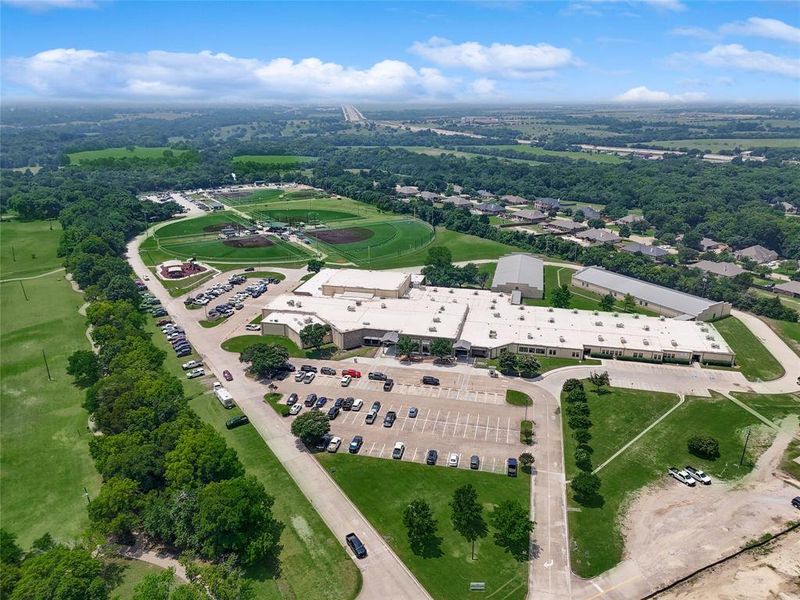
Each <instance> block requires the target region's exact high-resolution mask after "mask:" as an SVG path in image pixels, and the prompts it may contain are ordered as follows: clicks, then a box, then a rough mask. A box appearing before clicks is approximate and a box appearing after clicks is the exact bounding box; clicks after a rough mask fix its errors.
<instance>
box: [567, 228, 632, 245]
mask: <svg viewBox="0 0 800 600" xmlns="http://www.w3.org/2000/svg"><path fill="white" fill-rule="evenodd" d="M575 237H576V238H578V239H579V240H585V241H587V242H591V243H592V244H616V243H617V242H619V241H620V240H621V239H622V238H621V237H619V236H618V235H617V234H616V233H614V232H613V231H611V230H610V229H595V228H592V229H587V230H586V231H581V232H580V233H576V234H575Z"/></svg>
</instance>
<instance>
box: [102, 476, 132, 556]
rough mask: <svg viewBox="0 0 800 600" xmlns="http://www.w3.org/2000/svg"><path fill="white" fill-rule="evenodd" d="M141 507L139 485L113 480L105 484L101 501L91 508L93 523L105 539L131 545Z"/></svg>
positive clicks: (130, 481)
mask: <svg viewBox="0 0 800 600" xmlns="http://www.w3.org/2000/svg"><path fill="white" fill-rule="evenodd" d="M141 505H142V499H141V495H140V493H139V490H138V486H137V483H136V482H135V481H133V480H132V479H123V478H120V477H112V478H111V479H109V480H108V481H106V482H105V483H103V486H102V487H101V488H100V493H99V494H98V495H97V498H95V499H94V500H92V503H91V504H89V519H90V520H91V521H92V524H93V525H94V527H95V529H96V530H97V531H99V532H100V533H102V534H103V535H106V536H110V537H112V538H114V539H116V540H118V541H120V542H122V543H126V544H130V543H132V541H133V530H134V529H135V528H136V526H137V524H138V522H139V519H138V517H137V512H138V511H139V509H140V508H141Z"/></svg>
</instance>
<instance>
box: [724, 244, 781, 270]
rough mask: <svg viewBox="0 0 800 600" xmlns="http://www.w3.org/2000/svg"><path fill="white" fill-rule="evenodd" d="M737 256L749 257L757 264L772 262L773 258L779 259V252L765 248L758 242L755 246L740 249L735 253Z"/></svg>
mask: <svg viewBox="0 0 800 600" xmlns="http://www.w3.org/2000/svg"><path fill="white" fill-rule="evenodd" d="M735 254H736V258H739V259H741V258H749V259H750V260H752V261H755V262H756V264H759V265H760V264H763V263H768V262H772V261H773V260H778V253H777V252H775V251H774V250H770V249H769V248H764V246H760V245H758V244H756V245H755V246H750V247H748V248H745V249H743V250H739V251H738V252H736V253H735Z"/></svg>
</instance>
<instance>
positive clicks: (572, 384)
mask: <svg viewBox="0 0 800 600" xmlns="http://www.w3.org/2000/svg"><path fill="white" fill-rule="evenodd" d="M573 390H583V382H582V381H581V380H580V379H567V380H566V381H565V382H564V385H563V386H562V387H561V391H563V392H565V393H569V392H571V391H573Z"/></svg>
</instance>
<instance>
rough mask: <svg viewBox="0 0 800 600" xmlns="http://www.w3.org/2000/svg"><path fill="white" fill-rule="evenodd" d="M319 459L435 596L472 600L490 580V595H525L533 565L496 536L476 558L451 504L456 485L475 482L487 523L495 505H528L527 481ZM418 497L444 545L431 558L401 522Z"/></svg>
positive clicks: (345, 457) (347, 458) (339, 457)
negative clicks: (474, 586)
mask: <svg viewBox="0 0 800 600" xmlns="http://www.w3.org/2000/svg"><path fill="white" fill-rule="evenodd" d="M317 458H318V459H319V461H320V462H321V463H322V464H323V466H324V467H325V468H326V469H327V470H328V472H329V473H330V474H331V476H332V477H333V478H334V479H335V480H336V482H337V483H338V484H339V486H340V487H341V488H342V489H343V490H344V492H345V493H346V494H347V495H348V497H349V498H350V499H351V500H352V501H353V502H354V503H355V505H356V506H357V507H358V508H359V510H360V511H361V512H362V513H363V514H364V516H366V517H367V519H368V520H369V521H370V523H372V525H373V526H374V527H375V528H376V529H377V530H378V531H379V532H380V533H381V535H382V536H383V538H384V539H385V540H386V541H387V542H388V543H389V545H390V546H391V547H392V549H394V551H395V552H397V554H398V555H399V556H400V558H401V559H402V560H403V562H404V563H405V564H406V566H408V568H409V569H411V571H412V572H413V573H414V575H416V577H417V578H418V579H419V581H420V583H422V585H423V586H425V589H427V590H428V592H429V593H430V594H431V596H433V598H436V599H437V600H440V599H441V600H444V599H461V598H466V597H467V596H468V595H469V591H468V590H469V584H470V582H473V581H484V582H486V597H493V598H498V599H499V598H505V599H508V600H513V599H522V598H524V597H525V595H526V593H527V588H528V585H527V584H528V563H527V562H518V561H517V560H515V559H514V558H513V557H512V556H510V555H509V554H508V553H507V552H506V551H505V550H503V549H502V548H500V547H499V546H497V545H496V544H495V542H494V540H493V539H492V535H491V532H490V534H489V536H487V537H486V538H483V539H482V540H480V541H478V542H477V543H476V545H475V546H476V550H475V554H476V558H477V560H475V561H473V560H471V558H470V545H469V543H468V542H467V541H466V540H464V538H462V537H461V536H459V535H458V534H457V533H455V531H454V530H453V527H452V525H451V522H450V508H449V506H448V502H449V501H450V499H451V497H452V494H453V491H454V490H455V489H456V488H457V487H459V486H461V485H464V484H467V483H471V484H472V485H474V486H475V488H476V490H477V492H478V499H479V501H480V502H481V504H482V505H483V507H484V515H485V517H486V518H487V520H488V516H489V513H490V511H491V510H492V509H493V507H494V506H495V505H496V504H498V503H499V502H502V501H504V500H517V501H518V502H520V503H521V504H522V505H523V506H525V507H527V506H528V503H529V494H530V478H529V477H527V476H520V477H518V478H510V477H505V476H502V475H496V474H493V473H483V472H477V471H469V470H467V469H447V468H443V467H429V466H426V465H420V464H417V463H411V462H399V461H392V460H383V459H379V458H368V457H364V456H353V455H350V454H347V453H340V454H328V453H321V454H318V455H317ZM414 498H424V499H425V500H427V501H428V503H429V504H430V505H431V508H432V509H433V513H434V517H435V518H436V520H437V522H438V531H437V533H438V536H439V537H440V538H441V542H440V544H439V546H438V551H437V550H436V549H432V550H431V551H430V553H429V555H428V556H427V557H422V556H417V555H415V554H414V553H413V552H412V551H411V549H410V547H409V544H408V538H407V535H406V529H405V527H404V526H403V524H402V512H403V508H404V507H405V506H406V505H407V504H408V503H409V502H410V501H411V500H412V499H414ZM367 550H368V551H369V550H370V549H369V548H368V549H367Z"/></svg>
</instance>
